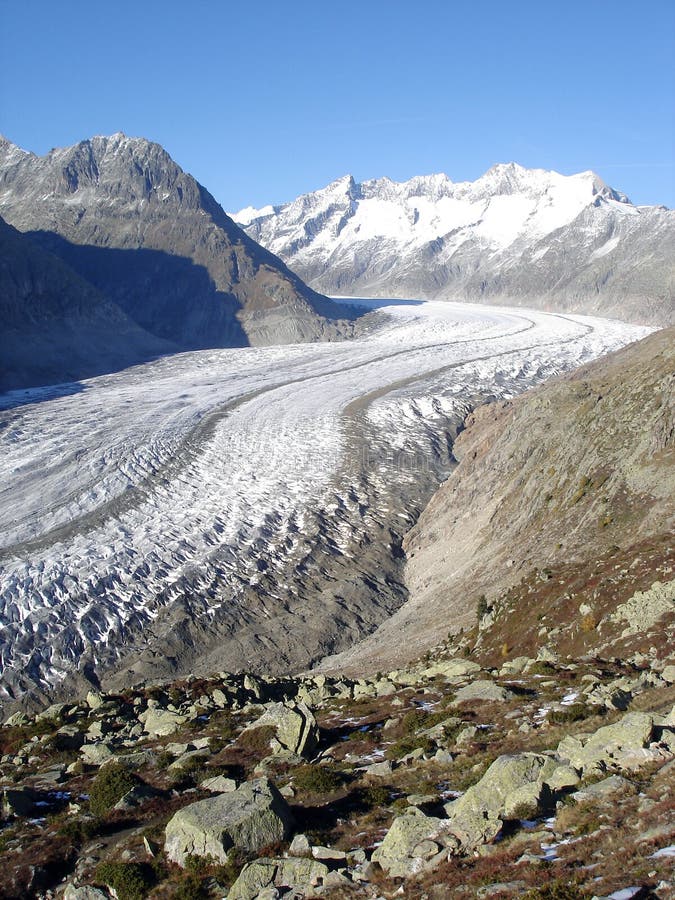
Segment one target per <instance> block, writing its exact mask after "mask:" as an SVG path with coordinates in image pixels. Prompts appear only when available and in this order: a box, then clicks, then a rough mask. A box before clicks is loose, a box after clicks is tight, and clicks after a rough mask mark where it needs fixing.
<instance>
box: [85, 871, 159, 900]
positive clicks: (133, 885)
mask: <svg viewBox="0 0 675 900" xmlns="http://www.w3.org/2000/svg"><path fill="white" fill-rule="evenodd" d="M95 880H96V883H97V884H102V885H105V886H106V887H109V888H112V889H113V890H114V891H115V893H116V894H117V896H118V898H119V900H143V898H144V897H145V896H146V895H147V894H148V893H149V891H150V889H151V888H152V887H153V886H154V884H155V874H154V872H153V870H152V867H151V866H149V865H147V864H146V863H133V862H104V863H101V864H100V865H99V866H98V868H97V869H96V873H95Z"/></svg>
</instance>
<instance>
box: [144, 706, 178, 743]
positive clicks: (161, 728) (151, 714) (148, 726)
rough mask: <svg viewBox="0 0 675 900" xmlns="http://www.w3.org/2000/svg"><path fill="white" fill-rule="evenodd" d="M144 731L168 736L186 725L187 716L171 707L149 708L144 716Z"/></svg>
mask: <svg viewBox="0 0 675 900" xmlns="http://www.w3.org/2000/svg"><path fill="white" fill-rule="evenodd" d="M142 721H143V725H144V729H143V730H144V731H145V733H146V734H149V735H151V736H152V737H166V735H168V734H173V733H174V731H178V729H179V728H180V727H181V726H182V725H185V723H186V722H187V721H188V717H187V716H183V715H181V714H180V713H177V712H172V711H171V710H169V709H157V708H154V709H149V710H148V711H147V712H146V713H144V716H143V719H142Z"/></svg>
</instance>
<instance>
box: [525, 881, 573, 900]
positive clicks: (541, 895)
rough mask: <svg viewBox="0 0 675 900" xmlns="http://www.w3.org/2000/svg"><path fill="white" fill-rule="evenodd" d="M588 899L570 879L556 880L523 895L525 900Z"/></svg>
mask: <svg viewBox="0 0 675 900" xmlns="http://www.w3.org/2000/svg"><path fill="white" fill-rule="evenodd" d="M584 897H588V894H586V893H584V892H583V891H582V890H581V888H580V887H579V886H578V885H577V884H575V883H574V882H571V881H569V880H568V879H562V878H556V879H555V880H554V881H550V882H549V883H548V884H545V885H544V886H543V887H539V888H533V889H532V890H531V891H527V893H525V894H523V900H583V898H584Z"/></svg>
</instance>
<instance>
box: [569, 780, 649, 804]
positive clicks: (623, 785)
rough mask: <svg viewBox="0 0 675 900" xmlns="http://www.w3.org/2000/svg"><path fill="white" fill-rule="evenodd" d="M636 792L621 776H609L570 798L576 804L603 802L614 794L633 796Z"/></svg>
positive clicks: (632, 785) (631, 784)
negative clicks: (592, 801)
mask: <svg viewBox="0 0 675 900" xmlns="http://www.w3.org/2000/svg"><path fill="white" fill-rule="evenodd" d="M636 791H637V788H636V787H635V785H634V784H633V783H632V782H630V781H628V780H627V779H625V778H622V777H621V775H610V776H609V778H603V780H602V781H596V783H595V784H589V785H588V787H583V788H581V790H578V791H575V792H574V793H573V794H572V798H573V799H574V800H576V802H577V803H585V802H588V801H591V800H604V799H606V798H607V797H611V796H613V795H614V794H634V793H636Z"/></svg>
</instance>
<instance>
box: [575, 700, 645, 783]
mask: <svg viewBox="0 0 675 900" xmlns="http://www.w3.org/2000/svg"><path fill="white" fill-rule="evenodd" d="M653 725H654V718H653V716H651V715H649V714H648V713H638V712H634V713H627V714H626V715H625V716H624V717H623V718H622V719H620V720H619V721H618V722H616V723H615V724H614V725H605V726H603V727H602V728H599V729H598V730H597V731H596V732H595V733H594V734H592V735H589V736H585V735H576V736H574V737H572V736H567V737H566V738H563V740H562V741H561V742H560V744H559V745H558V751H557V752H558V756H560V757H562V758H563V759H568V760H569V762H570V764H571V765H572V766H574V768H575V769H579V770H580V771H582V772H583V773H584V774H588V773H591V772H602V771H604V769H605V768H606V767H607V766H608V765H615V766H617V767H619V768H622V767H633V766H634V764H635V763H636V762H637V763H639V757H640V753H639V751H641V750H643V749H644V748H645V747H647V746H648V744H649V741H650V739H651V736H652V731H653ZM648 758H649V757H648V756H647V755H645V756H644V762H647V761H648Z"/></svg>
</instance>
